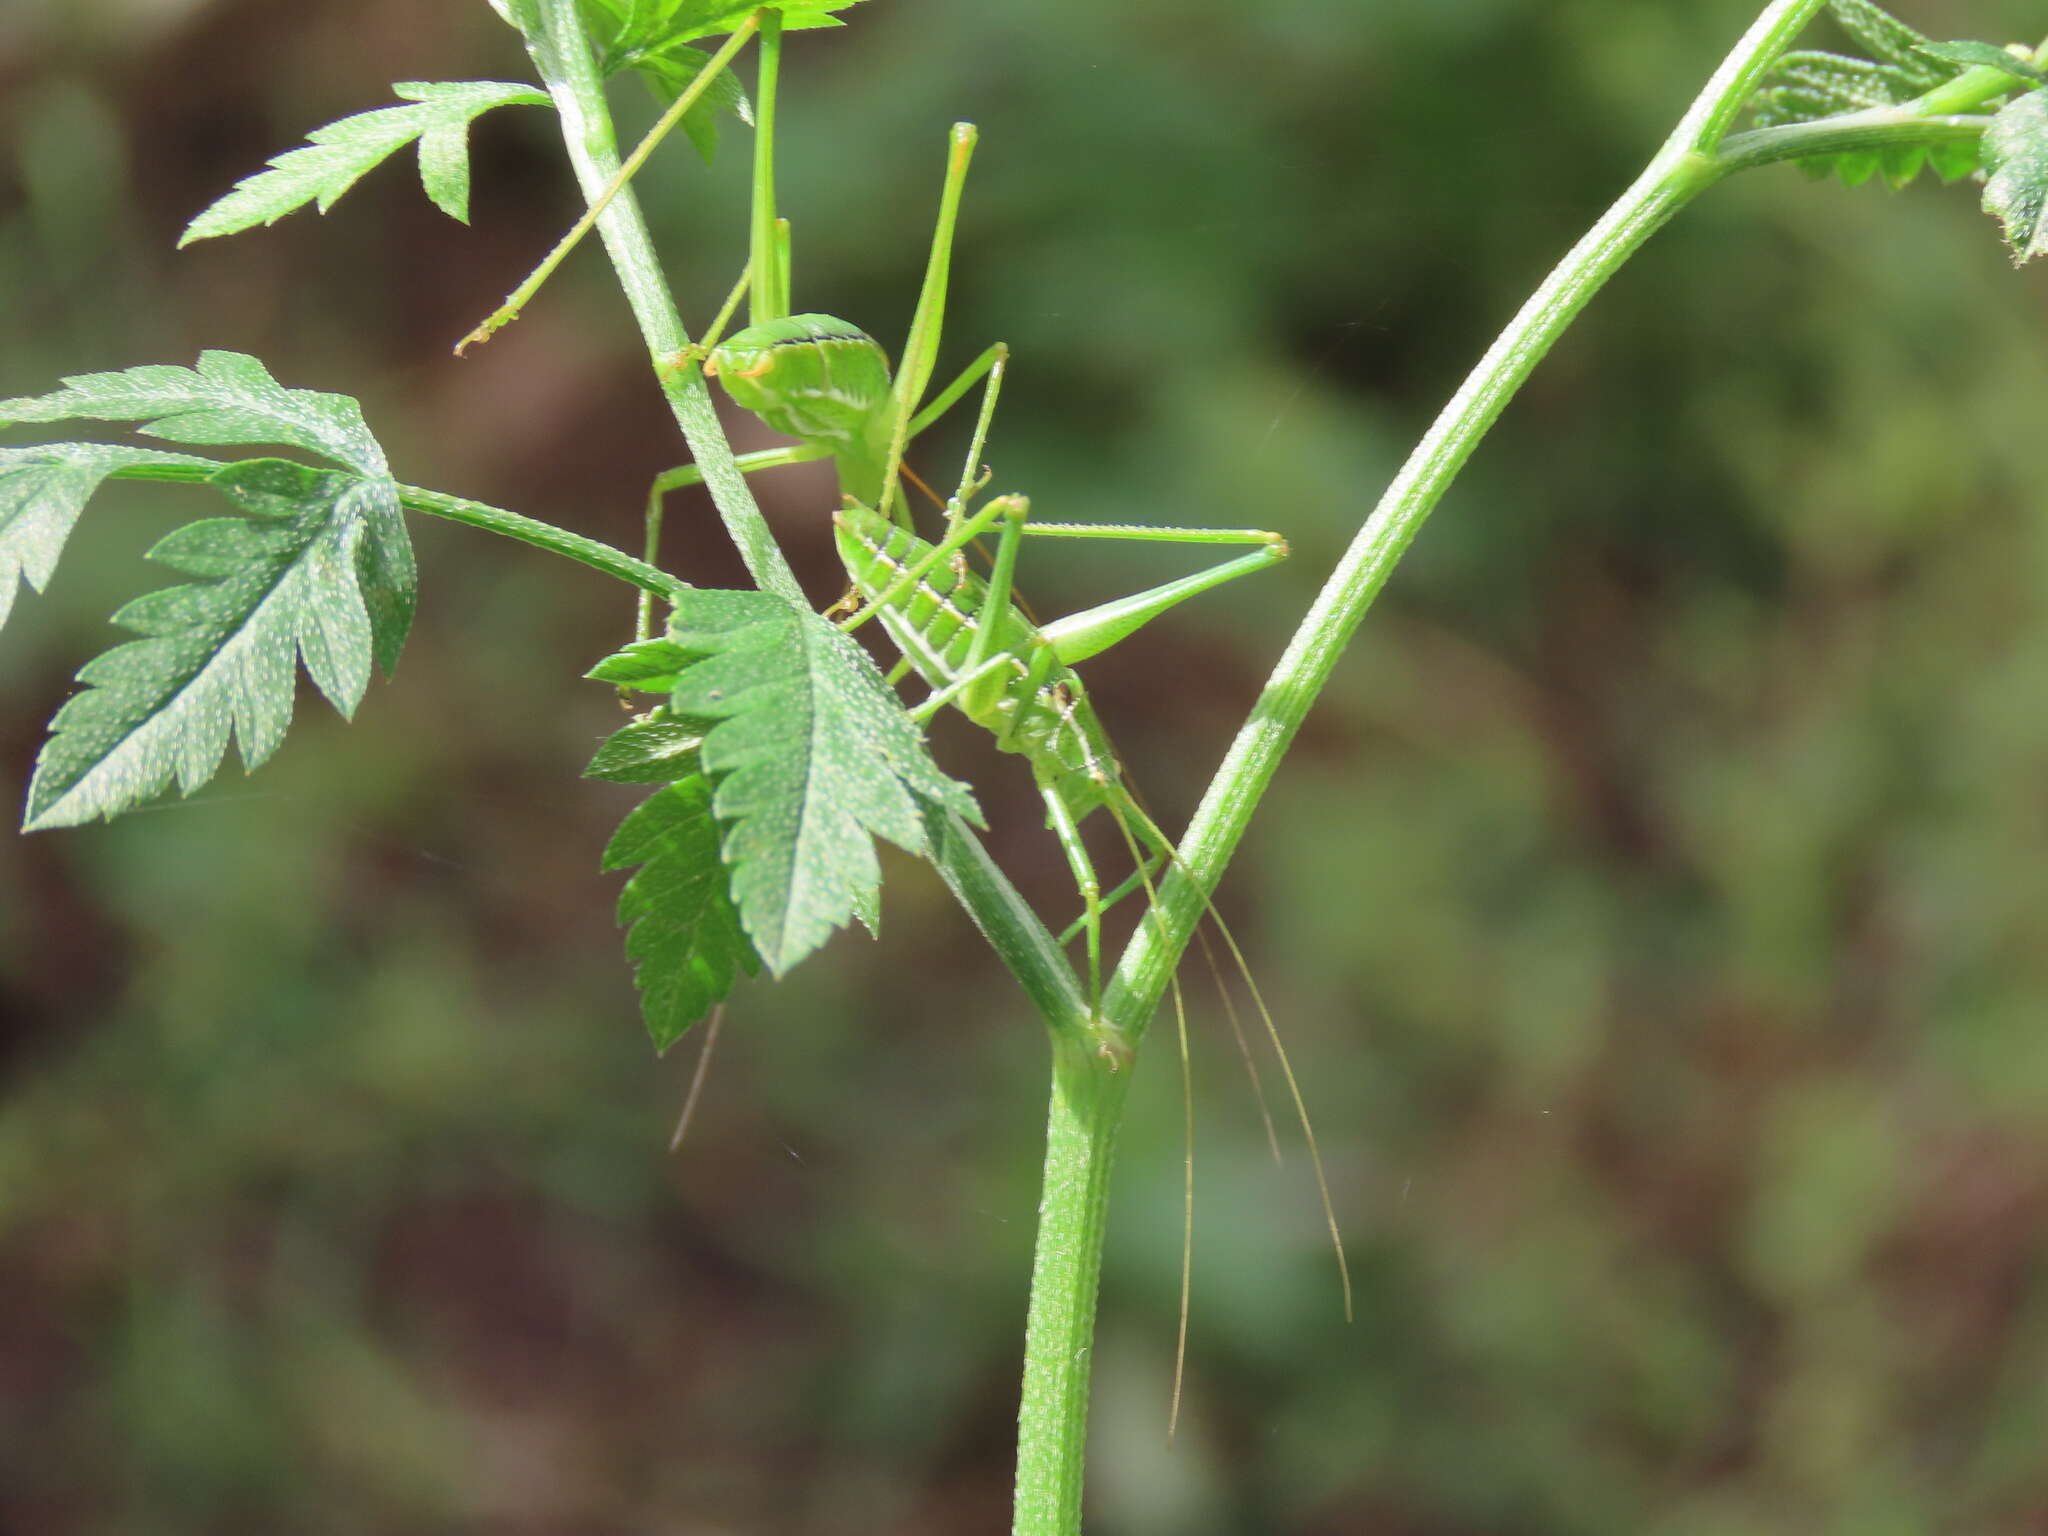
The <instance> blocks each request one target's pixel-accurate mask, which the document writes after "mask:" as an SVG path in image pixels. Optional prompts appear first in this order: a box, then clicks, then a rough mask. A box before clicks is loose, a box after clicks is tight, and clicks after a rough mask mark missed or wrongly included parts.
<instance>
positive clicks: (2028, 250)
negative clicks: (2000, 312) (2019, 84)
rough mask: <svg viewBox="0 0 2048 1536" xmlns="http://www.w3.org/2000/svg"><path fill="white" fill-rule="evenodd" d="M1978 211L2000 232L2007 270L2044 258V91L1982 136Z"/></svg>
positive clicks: (2047, 238) (2047, 158)
mask: <svg viewBox="0 0 2048 1536" xmlns="http://www.w3.org/2000/svg"><path fill="white" fill-rule="evenodd" d="M1984 168H1985V169H1986V170H1987V171H1989V172H1990V173H1991V174H1990V177H1989V178H1988V179H1987V180H1986V181H1985V183H1984V211H1985V212H1986V213H1988V214H1991V215H1992V216H1993V217H1995V218H1996V219H1997V220H1998V221H1999V223H2001V224H2002V225H2004V226H2005V243H2006V244H2007V245H2009V246H2010V247H2011V248H2012V258H2013V264H2014V265H2015V266H2017V265H2019V264H2020V263H2022V262H2027V261H2031V260H2033V258H2034V257H2036V256H2039V255H2041V254H2043V253H2044V252H2048V224H2044V223H2043V221H2042V218H2041V209H2042V204H2043V202H2044V200H2048V91H2031V92H2029V93H2028V94H2027V95H2025V96H2022V97H2020V99H2019V100H2018V101H2015V102H2012V103H2010V104H2009V105H2007V106H2006V107H2005V108H2004V109H2003V110H2001V111H2000V112H1999V114H1998V115H1997V116H1996V117H1994V118H1992V120H1991V126H1990V127H1989V128H1986V129H1985V130H1984Z"/></svg>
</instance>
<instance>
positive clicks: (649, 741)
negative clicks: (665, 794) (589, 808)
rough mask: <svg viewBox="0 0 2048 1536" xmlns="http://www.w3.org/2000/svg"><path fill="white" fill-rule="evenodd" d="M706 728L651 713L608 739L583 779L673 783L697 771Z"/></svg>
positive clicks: (666, 714)
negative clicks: (699, 752)
mask: <svg viewBox="0 0 2048 1536" xmlns="http://www.w3.org/2000/svg"><path fill="white" fill-rule="evenodd" d="M704 729H705V727H704V722H702V721H700V720H678V719H676V718H674V717H673V716H671V715H670V714H669V712H668V711H667V710H666V709H655V710H652V711H650V712H649V715H648V717H647V718H646V719H643V720H635V721H634V722H633V723H632V724H631V725H626V726H621V727H620V728H619V729H618V730H616V731H614V732H612V734H611V735H610V736H608V737H606V738H605V743H604V745H603V746H601V747H599V748H598V749H597V756H595V757H593V758H592V759H591V760H590V766H589V767H587V768H585V769H584V770H583V776H584V777H585V778H586V779H603V780H605V781H606V782H607V783H610V784H672V783H674V782H675V781H676V780H677V779H681V778H686V777H688V776H689V775H690V774H693V773H695V772H697V748H698V747H699V746H700V745H701V744H702V743H703V740H704Z"/></svg>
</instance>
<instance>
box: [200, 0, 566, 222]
mask: <svg viewBox="0 0 2048 1536" xmlns="http://www.w3.org/2000/svg"><path fill="white" fill-rule="evenodd" d="M499 14H501V15H505V16H506V18H507V20H511V19H512V18H511V16H510V15H509V14H508V13H506V12H505V10H504V9H503V7H502V6H501V7H500V8H499ZM391 90H392V93H393V94H394V95H396V96H398V97H399V98H401V99H402V100H404V101H407V102H410V103H412V104H411V105H409V106H403V107H378V108H375V109H374V110H372V111H369V112H358V113H356V114H355V115H354V116H353V117H344V118H341V119H340V120H339V121H336V122H332V123H329V124H327V125H326V126H325V127H322V128H315V129H314V130H313V131H312V132H311V133H309V134H307V135H306V143H305V145H304V146H303V147H301V148H299V149H288V150H286V151H285V152H284V153H283V154H281V155H274V156H272V157H271V160H270V162H269V165H270V168H269V169H268V170H262V171H258V172H256V173H255V174H254V175H251V176H245V177H243V178H242V179H241V180H240V181H238V182H236V183H235V186H234V189H233V190H232V191H230V192H229V193H228V194H227V195H226V196H225V197H222V198H221V199H220V200H219V201H218V202H216V203H214V204H213V205H212V206H210V207H208V208H206V209H205V210H203V211H202V212H201V213H200V214H199V216H198V217H197V218H195V219H194V220H193V221H192V222H191V223H190V224H188V225H186V226H185V232H184V233H183V234H182V235H180V236H179V237H178V244H179V245H181V246H185V245H190V244H191V243H192V242H193V241H195V240H209V239H212V238H213V237H215V236H217V235H232V234H235V233H237V232H238V231H241V230H244V229H251V228H254V227H255V226H256V225H258V224H275V223H276V222H277V221H278V220H279V219H281V218H283V217H284V216H285V215H286V214H288V213H290V212H292V211H293V210H295V209H298V208H303V207H305V205H306V204H308V203H312V204H314V205H315V206H316V207H317V208H318V209H319V210H320V212H322V213H325V212H326V211H327V210H328V209H329V208H331V207H333V206H334V204H335V201H336V200H337V199H338V198H339V197H340V196H341V195H342V193H344V192H346V191H347V190H348V189H349V188H350V187H352V186H354V185H355V184H356V182H357V181H358V180H360V179H361V178H362V177H363V176H364V175H365V174H366V173H367V172H369V171H370V170H372V169H374V168H375V167H376V166H378V165H380V164H382V163H383V162H384V161H385V160H386V159H388V158H389V157H390V156H392V155H393V154H396V153H397V152H398V151H399V150H401V149H403V148H405V146H406V145H408V144H410V143H411V142H412V141H413V140H414V139H418V140H419V141H420V147H419V157H420V182H421V184H422V185H423V186H424V187H425V188H426V191H427V196H428V197H430V198H432V199H433V200H434V203H435V205H436V206H437V207H439V208H440V209H441V211H442V212H444V213H446V214H447V215H449V217H451V218H454V219H459V220H461V221H462V222H463V223H465V224H466V223H468V222H469V125H470V123H471V121H472V120H474V119H475V118H477V117H478V116H480V115H481V114H483V113H485V112H488V111H490V110H491V109H492V108H493V107H509V106H540V107H544V106H546V105H548V96H547V93H546V92H545V91H541V90H536V89H535V88H534V87H533V86H530V85H515V84H509V83H507V82H505V81H501V80H441V81H435V80H406V81H401V82H399V83H398V84H397V85H394V86H392V88H391Z"/></svg>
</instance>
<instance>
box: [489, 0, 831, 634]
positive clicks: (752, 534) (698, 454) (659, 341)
mask: <svg viewBox="0 0 2048 1536" xmlns="http://www.w3.org/2000/svg"><path fill="white" fill-rule="evenodd" d="M539 14H540V24H539V26H538V27H537V28H535V30H534V31H533V32H532V33H531V34H530V35H529V36H528V38H527V50H528V52H529V53H531V54H532V56H533V62H534V66H535V68H537V69H538V70H539V71H540V77H541V81H542V83H543V84H545V85H546V87H547V91H548V95H549V96H550V97H551V98H553V100H554V103H555V110H556V112H557V113H558V114H560V116H561V120H562V139H563V142H564V143H565V144H566V145H567V146H568V150H569V162H570V164H571V165H572V166H573V167H574V168H575V172H576V181H577V184H578V185H579V186H581V187H582V189H583V196H584V200H585V201H586V202H591V203H595V202H596V201H597V200H598V199H599V198H601V197H603V196H604V195H605V193H606V192H607V190H609V189H610V187H611V185H612V182H613V181H614V180H615V179H616V177H617V176H618V172H619V146H618V135H617V133H616V132H615V131H614V130H613V127H612V117H611V110H610V108H609V107H608V106H607V104H606V102H605V96H604V81H603V80H602V78H600V77H599V75H598V72H597V59H596V56H595V55H594V54H593V53H592V51H591V47H590V39H589V37H588V35H587V34H586V33H585V31H584V26H583V18H582V16H581V14H580V12H579V10H578V6H577V0H540V12H539ZM597 232H598V235H599V236H600V237H601V238H602V239H603V240H604V244H605V249H606V251H608V252H609V253H610V255H611V259H612V268H613V270H614V271H616V272H617V273H618V278H619V286H620V287H621V288H622V289H624V290H625V294H626V302H627V303H628V304H630V305H631V306H632V308H633V318H634V319H635V320H636V321H637V322H639V326H640V334H641V336H642V337H643V338H644V339H645V340H646V343H647V351H648V354H649V356H650V357H651V358H652V359H653V361H654V372H655V378H656V379H657V380H658V381H659V382H660V385H661V392H662V394H663V395H665V396H666V397H667V399H668V403H669V409H670V410H671V411H673V412H674V413H675V418H676V425H677V426H679V427H681V428H682V431H683V441H684V442H685V443H687V444H688V445H689V449H690V457H691V459H692V460H693V461H694V462H695V463H696V464H697V466H698V467H699V468H700V469H702V470H703V471H704V483H705V485H706V486H707V487H708V488H709V490H710V492H711V501H712V504H713V505H714V506H716V507H717V508H718V515H719V516H720V517H721V518H722V519H723V520H724V522H725V527H726V532H727V533H729V534H730V535H731V536H732V541H733V543H734V545H736V546H737V547H738V549H739V552H740V558H741V559H742V560H744V561H746V564H747V572H748V574H749V575H751V576H752V577H753V578H754V582H755V584H756V585H757V586H759V587H760V588H761V589H762V590H763V591H766V592H773V593H775V594H776V595H777V596H779V597H785V598H788V599H789V600H790V601H791V602H802V601H803V600H804V598H803V590H802V589H801V588H800V587H798V586H797V584H796V577H795V576H793V575H791V574H790V569H789V562H788V561H786V560H784V559H783V558H782V551H781V550H780V549H778V548H777V547H776V544H775V539H774V537H773V536H772V535H771V534H770V533H769V531H768V524H767V523H766V522H765V521H764V520H763V519H762V517H761V509H760V508H759V507H757V506H755V504H754V494H753V492H752V491H750V490H749V489H748V488H747V482H746V478H745V477H744V476H743V475H741V473H740V471H739V468H738V466H737V465H735V464H734V463H733V452H732V447H731V445H730V444H728V443H727V442H726V439H725V432H724V429H723V428H722V427H721V426H720V425H719V422H718V413H717V411H716V410H715V409H714V408H713V407H712V404H711V392H710V389H709V387H708V386H707V384H706V383H705V380H704V375H703V374H702V373H701V372H699V371H698V370H697V369H695V368H679V367H670V366H667V359H670V358H673V357H676V356H678V355H679V354H681V353H682V352H683V350H684V349H685V348H686V347H688V346H689V344H690V335H689V332H688V331H687V330H685V329H684V328H683V320H682V316H681V315H679V314H678V313H677V312H676V305H675V299H674V297H673V296H672V295H671V294H670V292H669V286H668V278H667V277H666V276H665V275H664V274H663V272H662V270H661V263H660V261H659V259H658V258H657V257H656V255H655V252H654V242H653V240H652V239H651V238H650V237H649V235H648V233H647V220H646V218H645V217H644V216H643V215H642V214H641V212H640V202H639V199H638V198H636V197H635V196H634V195H633V189H632V188H631V187H630V186H628V187H624V188H621V189H620V190H619V191H618V192H617V194H616V195H615V196H614V197H613V198H612V201H611V202H610V204H609V205H608V206H607V207H606V208H605V210H604V212H603V213H602V214H600V215H599V216H598V220H597Z"/></svg>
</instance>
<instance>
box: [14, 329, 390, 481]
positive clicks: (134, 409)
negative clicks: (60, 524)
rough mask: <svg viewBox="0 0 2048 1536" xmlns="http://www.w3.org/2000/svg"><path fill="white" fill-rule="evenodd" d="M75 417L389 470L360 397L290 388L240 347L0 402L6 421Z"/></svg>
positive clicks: (81, 377) (176, 438) (374, 471)
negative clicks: (184, 364)
mask: <svg viewBox="0 0 2048 1536" xmlns="http://www.w3.org/2000/svg"><path fill="white" fill-rule="evenodd" d="M77 417H87V418H91V419H94V420H99V421H135V422H140V423H141V425H140V426H139V427H138V428H137V430H138V431H140V432H144V433H147V434H148V435H149V436H151V437H161V438H165V439H168V440H169V441H171V442H174V443H284V444H287V445H289V446H291V447H294V448H304V449H307V450H309V451H310V452H313V453H317V454H319V455H320V456H321V457H323V458H327V459H332V460H333V461H334V462H335V463H337V464H342V465H346V466H347V467H348V468H350V469H353V470H355V471H356V472H357V473H359V474H363V475H369V476H386V475H388V474H389V473H390V470H389V468H388V466H387V465H386V463H385V460H384V450H383V449H382V448H380V447H378V446H377V440H376V438H374V437H372V436H371V435H370V428H369V426H368V424H367V423H365V422H364V420H363V409H362V407H361V406H360V405H358V404H356V402H355V401H354V400H352V399H350V398H349V397H348V396H347V395H330V394H324V393H322V392H321V391H319V390H313V389H286V388H285V387H284V386H283V385H282V384H279V383H278V382H277V380H275V379H273V378H272V377H271V376H270V371H269V370H268V369H266V368H265V367H264V366H263V364H262V363H260V362H258V361H257V360H256V359H255V358H253V357H250V356H249V355H248V354H247V353H243V352H213V351H209V352H202V353H200V354H199V365H198V366H197V367H196V368H181V367H178V366H177V365H175V364H171V363H158V364H150V365H147V366H145V367H141V368H129V369H125V370H123V371H122V372H120V373H81V374H75V375H73V376H72V377H70V378H68V379H66V380H65V381H64V387H63V388H61V389H56V390H52V391H51V392H50V393H49V394H47V395H25V396H23V397H21V398H20V399H16V400H0V426H4V425H9V424H12V423H14V422H24V421H69V420H72V419H74V418H77Z"/></svg>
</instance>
